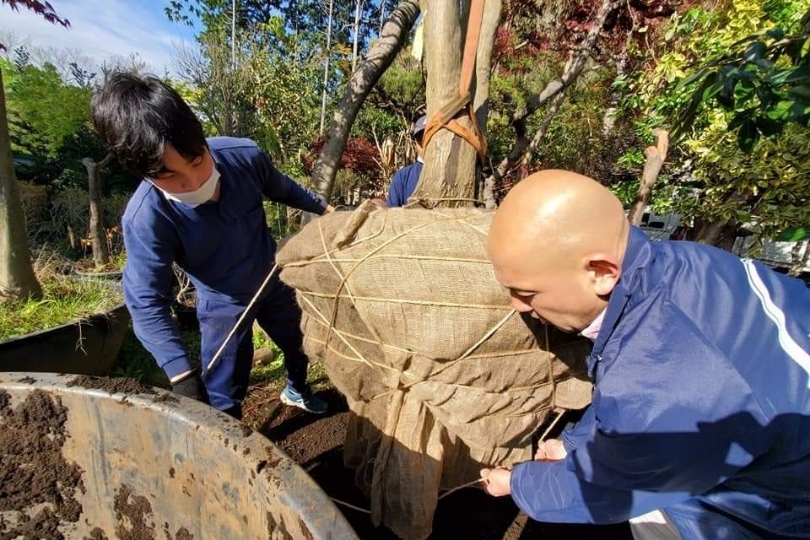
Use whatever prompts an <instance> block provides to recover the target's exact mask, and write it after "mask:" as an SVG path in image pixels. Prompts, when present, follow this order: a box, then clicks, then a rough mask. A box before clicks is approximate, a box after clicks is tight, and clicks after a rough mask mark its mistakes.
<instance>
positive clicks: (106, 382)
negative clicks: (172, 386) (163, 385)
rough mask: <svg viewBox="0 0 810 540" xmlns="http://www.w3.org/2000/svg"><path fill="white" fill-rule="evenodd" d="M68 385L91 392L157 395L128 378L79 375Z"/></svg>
mask: <svg viewBox="0 0 810 540" xmlns="http://www.w3.org/2000/svg"><path fill="white" fill-rule="evenodd" d="M67 385H68V386H81V387H82V388H89V389H91V390H104V391H105V392H107V393H109V394H148V395H154V394H157V392H155V391H154V390H153V389H152V388H150V387H148V386H145V385H144V384H141V382H140V381H137V380H136V379H127V378H116V377H91V376H89V375H79V376H77V377H74V378H73V379H71V380H70V381H69V382H68V383H67ZM167 399H168V398H167Z"/></svg>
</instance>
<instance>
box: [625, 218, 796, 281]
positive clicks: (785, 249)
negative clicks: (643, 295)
mask: <svg viewBox="0 0 810 540" xmlns="http://www.w3.org/2000/svg"><path fill="white" fill-rule="evenodd" d="M640 228H641V230H642V231H644V233H645V234H646V235H647V236H648V237H649V238H650V239H651V240H683V239H684V236H685V234H684V233H685V227H683V226H682V223H681V217H680V216H679V215H678V214H656V213H655V212H654V211H653V210H652V209H651V208H647V209H646V210H645V211H644V214H643V215H642V217H641V225H640ZM809 250H810V240H803V241H801V242H781V241H776V240H769V239H766V238H760V237H759V236H756V235H750V236H740V237H737V239H736V240H735V241H734V246H733V247H732V252H733V253H734V254H736V255H739V256H741V257H751V258H754V259H758V260H760V261H762V262H764V263H765V264H767V265H769V266H771V267H774V268H778V269H782V270H789V269H790V268H791V267H792V266H793V261H794V257H796V260H799V261H801V260H804V267H803V268H802V272H804V273H808V274H810V257H808V251H809Z"/></svg>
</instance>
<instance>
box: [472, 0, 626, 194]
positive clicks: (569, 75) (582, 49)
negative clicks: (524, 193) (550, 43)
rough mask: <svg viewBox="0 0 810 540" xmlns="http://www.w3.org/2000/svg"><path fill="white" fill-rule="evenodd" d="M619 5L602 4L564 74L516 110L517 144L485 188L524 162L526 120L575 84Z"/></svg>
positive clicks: (513, 117)
mask: <svg viewBox="0 0 810 540" xmlns="http://www.w3.org/2000/svg"><path fill="white" fill-rule="evenodd" d="M620 3H621V2H616V1H610V0H603V2H602V5H601V6H600V7H599V11H598V12H597V14H596V18H595V19H594V23H593V26H591V29H590V30H589V31H588V35H587V36H585V39H583V40H582V43H580V45H579V47H577V48H576V49H574V50H572V51H571V57H570V59H569V60H568V63H567V64H566V66H565V69H564V70H563V74H562V75H561V76H560V78H559V79H554V80H553V81H551V82H550V83H548V84H547V85H546V86H545V88H543V90H542V91H541V92H540V93H539V94H538V95H537V96H534V97H533V98H531V99H530V100H529V101H528V103H527V104H526V106H524V107H521V108H519V109H517V110H516V111H515V112H514V114H513V115H512V127H513V128H514V130H515V134H516V136H517V141H516V142H515V144H514V146H512V149H511V150H510V151H509V154H508V155H507V156H506V157H505V158H504V159H503V160H502V161H501V162H500V163H499V164H498V167H497V168H496V169H495V170H494V171H493V172H492V175H491V176H490V177H489V178H487V179H486V182H485V185H487V184H490V185H492V186H493V189H494V185H495V184H496V183H497V181H498V180H499V179H501V178H503V177H504V176H506V175H507V174H508V172H509V171H510V170H511V169H512V167H513V166H514V165H515V164H517V163H518V162H519V161H521V159H522V158H523V155H524V154H525V152H526V149H527V148H528V147H529V145H530V144H531V141H530V140H529V138H528V136H527V133H526V119H527V118H528V117H529V116H530V115H531V114H532V113H534V112H535V111H536V110H537V109H539V108H540V107H542V106H543V105H545V104H546V103H547V102H548V101H549V100H550V99H552V98H554V97H555V96H557V94H559V93H560V92H563V91H565V89H566V88H568V87H569V86H571V85H572V84H574V83H575V82H576V80H577V77H579V75H580V73H582V70H583V69H584V68H585V63H586V61H587V60H588V58H589V57H590V55H591V51H593V49H594V47H595V46H596V41H597V39H598V38H599V34H601V32H602V28H604V26H605V22H606V21H607V17H608V15H610V13H611V12H613V10H615V9H616V8H617V7H618V6H619V5H620Z"/></svg>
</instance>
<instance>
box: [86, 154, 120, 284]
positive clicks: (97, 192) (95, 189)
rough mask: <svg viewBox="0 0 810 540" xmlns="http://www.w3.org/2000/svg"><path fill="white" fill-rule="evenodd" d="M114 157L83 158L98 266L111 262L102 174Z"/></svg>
mask: <svg viewBox="0 0 810 540" xmlns="http://www.w3.org/2000/svg"><path fill="white" fill-rule="evenodd" d="M112 158H113V155H112V154H107V155H106V156H105V157H104V159H102V160H101V161H99V162H98V163H96V162H95V161H93V160H92V159H90V158H84V159H83V160H82V165H84V168H85V169H87V185H88V186H89V192H90V240H91V241H92V246H93V262H94V263H95V265H96V268H101V267H103V266H106V265H108V264H110V250H109V249H108V248H107V235H106V233H105V231H104V219H103V215H104V214H103V212H104V201H103V200H102V197H101V180H100V176H101V173H102V171H103V170H104V169H105V168H106V167H107V165H109V163H110V161H112Z"/></svg>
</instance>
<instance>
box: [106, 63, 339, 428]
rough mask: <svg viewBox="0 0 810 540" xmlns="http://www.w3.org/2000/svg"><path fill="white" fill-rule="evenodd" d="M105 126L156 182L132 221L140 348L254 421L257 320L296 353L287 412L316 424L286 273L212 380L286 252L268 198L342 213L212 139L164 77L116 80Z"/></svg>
mask: <svg viewBox="0 0 810 540" xmlns="http://www.w3.org/2000/svg"><path fill="white" fill-rule="evenodd" d="M91 109H92V116H93V123H94V125H95V128H96V131H98V134H99V135H100V137H101V140H102V141H103V143H104V145H105V146H106V147H107V148H109V150H110V151H111V152H112V153H113V154H115V156H116V158H118V160H119V161H120V162H121V164H122V165H123V166H124V167H126V168H127V169H129V170H130V171H132V172H133V173H135V174H136V175H138V176H141V177H142V178H143V179H144V180H143V182H141V184H140V186H138V188H137V190H136V191H135V194H134V195H133V196H132V198H131V199H130V201H129V203H128V204H127V208H126V211H125V212H124V217H123V219H122V225H123V231H124V244H125V246H126V250H127V263H126V266H125V268H124V278H123V281H124V298H125V301H126V304H127V307H128V308H129V312H130V314H131V315H132V321H133V327H134V329H135V334H136V335H137V337H138V339H139V340H140V341H141V343H143V345H144V347H146V349H147V350H148V351H149V352H150V353H152V355H153V356H154V357H155V359H156V360H157V362H158V364H159V365H160V367H161V368H163V370H164V372H165V373H166V375H167V376H168V377H169V380H170V381H171V385H172V389H173V390H174V392H176V393H178V394H181V395H185V396H188V397H192V398H195V399H198V400H201V401H207V402H210V404H211V405H212V406H213V407H215V408H217V409H220V410H222V411H225V412H226V413H228V414H230V415H231V416H234V417H236V418H241V416H242V406H241V403H242V400H243V399H244V398H245V395H246V394H247V387H248V380H249V377H250V368H251V365H252V360H253V341H252V328H253V321H254V320H255V321H257V322H258V323H259V326H261V327H262V329H264V331H265V332H267V334H268V335H269V336H270V338H271V339H272V340H273V341H274V342H275V343H276V344H277V345H278V346H279V348H280V349H281V350H282V351H283V353H284V363H285V367H286V369H287V385H286V387H285V388H284V390H283V392H282V393H281V400H282V402H284V403H286V404H288V405H293V406H296V407H299V408H301V409H304V410H306V411H308V412H311V413H324V412H326V409H327V406H326V403H325V402H324V401H323V400H321V399H320V398H318V397H317V396H314V395H313V394H312V392H311V390H310V388H309V386H308V384H307V381H306V378H307V363H308V362H307V357H306V356H305V355H304V353H303V351H302V349H301V345H302V341H303V337H302V334H301V330H300V327H299V324H300V320H301V310H300V308H299V307H298V305H297V304H296V302H295V297H294V294H293V291H292V290H291V289H290V288H289V287H287V286H286V285H284V284H283V283H282V282H281V281H280V280H279V279H278V277H277V276H278V274H275V276H274V277H273V279H272V280H271V281H270V282H269V284H268V285H267V287H266V288H265V290H264V292H263V293H262V295H261V297H260V298H259V299H258V301H257V302H256V303H255V305H254V307H253V308H252V310H251V313H250V314H249V316H248V317H247V318H246V319H245V320H244V321H243V323H242V324H241V325H240V327H239V328H238V330H237V332H236V333H235V334H234V335H233V336H232V338H231V339H230V340H229V341H228V344H227V346H226V347H225V349H224V350H223V352H222V354H221V355H220V357H219V360H218V362H217V363H216V364H215V365H214V366H212V367H211V369H210V370H209V369H207V364H208V363H209V362H210V361H211V360H212V358H213V357H214V355H215V354H216V352H217V351H218V350H219V348H220V346H221V345H222V344H223V343H224V342H225V339H226V337H227V335H228V333H229V332H230V331H231V329H232V328H233V327H234V326H235V325H236V322H237V320H238V319H239V317H240V316H241V315H242V314H243V312H244V311H245V309H246V308H247V306H248V304H249V303H250V300H251V299H252V298H253V296H254V295H255V294H256V293H257V291H258V290H259V288H260V287H261V284H262V282H263V281H264V280H265V278H266V276H267V275H268V273H269V272H270V270H271V268H272V267H273V264H274V260H275V251H276V243H275V240H274V239H273V236H272V235H271V234H270V231H269V230H268V228H267V222H266V217H265V213H264V209H263V207H262V200H263V198H265V197H266V198H267V199H269V200H271V201H276V202H280V203H284V204H286V205H289V206H292V207H294V208H298V209H301V210H304V211H307V212H313V213H315V214H323V213H325V212H327V211H331V210H332V208H331V206H327V205H326V204H325V203H324V202H323V201H322V200H321V199H320V198H318V196H317V195H315V194H314V193H312V192H310V191H308V190H307V189H305V188H303V187H301V186H300V185H298V184H296V183H295V182H294V181H293V180H291V179H290V178H289V177H287V176H285V175H284V174H282V173H281V172H279V171H278V170H277V169H276V168H275V167H274V166H273V164H272V163H271V161H270V158H269V157H268V156H267V154H265V153H264V152H263V151H262V150H261V149H260V148H259V147H258V146H257V145H256V143H254V142H253V141H251V140H248V139H237V138H231V137H214V138H209V139H206V138H205V135H204V134H203V129H202V125H201V124H200V121H199V120H198V119H197V117H196V116H195V115H194V113H193V112H192V111H191V109H190V108H189V106H188V104H186V103H185V102H184V101H183V99H182V98H181V97H180V95H179V94H178V93H177V92H176V91H175V90H174V89H172V88H171V87H169V86H168V85H166V84H165V83H163V82H162V81H160V80H159V79H157V78H154V77H139V76H135V75H131V74H126V73H119V74H115V75H112V76H111V77H110V78H109V79H108V80H107V82H106V83H105V84H104V86H103V87H102V88H101V89H100V90H99V91H98V92H97V93H96V95H95V96H94V97H93V101H92V104H91ZM172 263H177V265H179V266H180V267H181V268H182V269H183V270H184V271H185V272H186V273H187V274H188V276H189V278H190V279H191V281H192V283H193V284H194V286H195V287H196V290H197V315H198V318H199V321H200V333H201V338H202V341H201V358H202V372H200V371H198V370H196V369H192V367H191V363H190V361H189V356H188V352H187V350H186V348H185V346H184V345H183V341H182V340H181V337H180V332H179V331H178V329H177V327H176V325H175V324H174V322H173V321H172V318H171V312H170V304H171V297H172V295H171V282H172Z"/></svg>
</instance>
